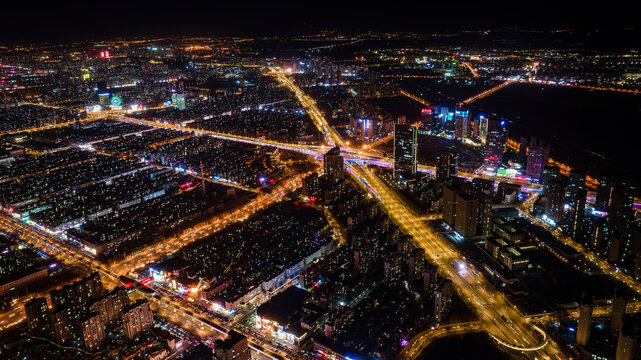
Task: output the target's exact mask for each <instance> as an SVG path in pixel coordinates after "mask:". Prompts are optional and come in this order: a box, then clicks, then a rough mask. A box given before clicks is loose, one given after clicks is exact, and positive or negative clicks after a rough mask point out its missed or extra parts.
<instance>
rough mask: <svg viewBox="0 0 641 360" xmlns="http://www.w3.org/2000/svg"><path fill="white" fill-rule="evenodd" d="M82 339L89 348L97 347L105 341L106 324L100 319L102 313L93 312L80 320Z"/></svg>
mask: <svg viewBox="0 0 641 360" xmlns="http://www.w3.org/2000/svg"><path fill="white" fill-rule="evenodd" d="M80 329H81V330H82V339H83V340H84V343H85V347H87V348H88V349H97V348H99V347H100V346H101V345H102V344H103V342H104V341H105V325H104V324H103V323H102V320H101V319H100V314H99V313H96V312H93V313H90V314H89V315H87V316H86V317H85V318H84V319H83V320H81V322H80Z"/></svg>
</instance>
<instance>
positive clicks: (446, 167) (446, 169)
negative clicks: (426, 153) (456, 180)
mask: <svg viewBox="0 0 641 360" xmlns="http://www.w3.org/2000/svg"><path fill="white" fill-rule="evenodd" d="M457 169H458V154H455V153H451V152H449V151H441V152H439V153H438V156H437V157H436V180H439V181H442V180H445V179H447V178H449V177H450V176H454V175H456V170H457Z"/></svg>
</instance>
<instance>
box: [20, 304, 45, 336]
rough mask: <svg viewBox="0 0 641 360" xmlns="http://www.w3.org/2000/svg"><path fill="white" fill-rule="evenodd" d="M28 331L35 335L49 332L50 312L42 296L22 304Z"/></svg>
mask: <svg viewBox="0 0 641 360" xmlns="http://www.w3.org/2000/svg"><path fill="white" fill-rule="evenodd" d="M24 311H25V315H26V317H27V324H28V325H29V331H30V332H31V333H33V334H37V335H49V334H50V333H51V313H50V312H49V307H48V306H47V299H46V298H44V297H39V298H35V299H33V300H31V301H29V302H27V303H26V304H25V305H24Z"/></svg>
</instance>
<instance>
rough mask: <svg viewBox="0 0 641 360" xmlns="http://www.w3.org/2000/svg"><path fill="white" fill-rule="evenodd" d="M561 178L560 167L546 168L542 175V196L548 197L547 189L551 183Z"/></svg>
mask: <svg viewBox="0 0 641 360" xmlns="http://www.w3.org/2000/svg"><path fill="white" fill-rule="evenodd" d="M560 178H561V169H559V167H558V166H545V167H543V172H542V175H541V194H543V195H547V187H548V184H549V183H550V181H552V180H559V179H560Z"/></svg>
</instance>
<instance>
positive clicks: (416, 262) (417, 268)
mask: <svg viewBox="0 0 641 360" xmlns="http://www.w3.org/2000/svg"><path fill="white" fill-rule="evenodd" d="M424 269H425V250H424V249H423V248H417V249H414V250H413V251H412V254H411V255H410V258H409V269H408V277H409V283H410V284H414V282H415V280H416V279H418V278H420V276H421V274H423V270H424Z"/></svg>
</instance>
